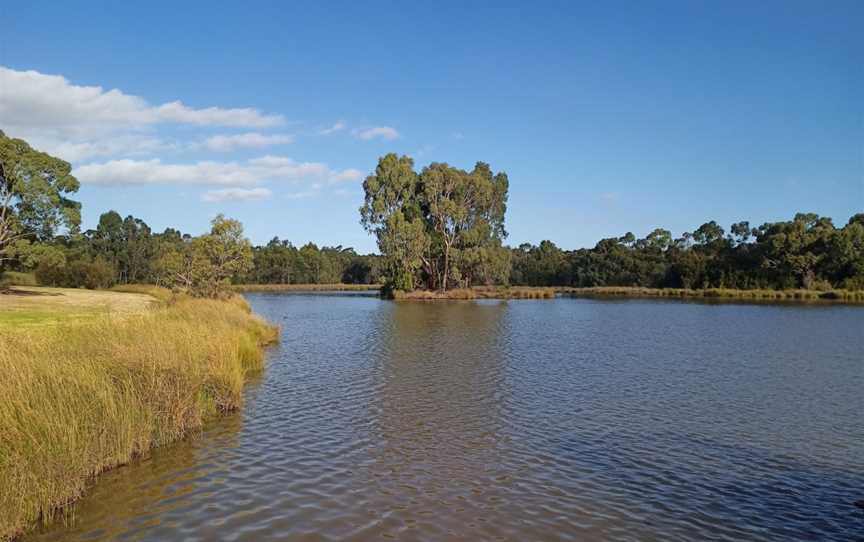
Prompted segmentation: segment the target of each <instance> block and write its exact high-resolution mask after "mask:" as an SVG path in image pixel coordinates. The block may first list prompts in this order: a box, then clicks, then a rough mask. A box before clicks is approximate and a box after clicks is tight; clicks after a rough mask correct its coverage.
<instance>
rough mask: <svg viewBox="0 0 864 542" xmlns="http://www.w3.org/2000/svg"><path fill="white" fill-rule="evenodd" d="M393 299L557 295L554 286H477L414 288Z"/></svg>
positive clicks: (551, 296)
mask: <svg viewBox="0 0 864 542" xmlns="http://www.w3.org/2000/svg"><path fill="white" fill-rule="evenodd" d="M392 297H393V299H396V300H407V301H448V300H470V299H552V298H554V297H555V290H554V289H553V288H535V287H528V286H519V287H510V288H508V287H502V286H475V287H473V288H455V289H453V290H447V291H446V292H439V291H431V290H414V291H411V292H403V291H401V290H397V291H395V292H393V295H392Z"/></svg>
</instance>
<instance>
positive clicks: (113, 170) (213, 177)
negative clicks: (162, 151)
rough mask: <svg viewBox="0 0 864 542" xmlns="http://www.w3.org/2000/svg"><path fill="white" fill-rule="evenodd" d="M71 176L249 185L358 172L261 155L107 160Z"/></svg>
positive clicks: (89, 180) (108, 181)
mask: <svg viewBox="0 0 864 542" xmlns="http://www.w3.org/2000/svg"><path fill="white" fill-rule="evenodd" d="M73 173H74V174H75V175H76V176H77V177H78V179H79V180H80V181H81V182H82V183H86V184H100V185H128V184H204V185H223V186H224V185H235V186H238V185H251V184H257V183H261V182H264V181H300V180H320V181H330V182H335V181H340V180H346V179H350V178H354V177H356V176H357V174H358V170H353V169H347V170H342V171H338V170H333V169H331V168H330V167H329V166H328V165H327V164H324V163H322V162H296V161H294V160H292V159H291V158H287V157H283V156H262V157H260V158H253V159H251V160H247V161H244V162H218V161H200V162H195V163H191V164H166V163H163V162H162V161H161V160H159V159H158V158H154V159H152V160H131V159H121V160H110V161H108V162H104V163H97V164H87V165H84V166H81V167H78V168H76V169H75V170H74V171H73Z"/></svg>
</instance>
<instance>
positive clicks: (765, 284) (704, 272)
mask: <svg viewBox="0 0 864 542" xmlns="http://www.w3.org/2000/svg"><path fill="white" fill-rule="evenodd" d="M512 262H513V266H512V270H511V276H510V280H511V282H512V283H514V284H522V285H530V286H573V287H592V286H642V287H649V288H735V289H794V288H804V289H814V290H830V289H834V288H845V289H850V290H862V289H864V213H859V214H856V215H854V216H852V217H851V218H850V219H849V220H848V222H847V223H846V224H845V225H844V226H843V227H840V228H838V227H836V226H835V225H834V224H833V222H832V220H831V219H830V218H828V217H820V216H818V215H816V214H813V213H798V214H796V215H795V216H794V217H793V218H792V219H791V220H788V221H780V222H767V223H765V224H762V225H760V226H758V227H752V226H751V225H750V224H749V223H748V222H737V223H735V224H732V225H731V226H730V228H729V231H728V233H727V232H726V231H725V230H724V229H723V228H722V227H721V226H720V225H718V224H717V223H716V222H714V221H710V222H706V223H705V224H702V225H701V226H699V228H697V229H696V230H695V231H693V232H686V233H684V234H683V235H682V236H681V237H679V238H673V237H672V234H671V233H670V232H669V231H668V230H664V229H660V228H658V229H655V230H654V231H652V232H651V233H650V234H648V235H647V236H646V237H644V238H642V239H637V238H636V237H635V236H634V235H633V234H632V233H627V234H625V235H623V236H621V237H617V238H609V239H603V240H601V241H600V242H598V243H597V245H596V246H595V247H594V248H590V249H579V250H570V251H567V250H561V249H560V248H558V247H557V246H555V244H554V243H552V242H551V241H543V242H541V243H540V244H539V245H537V246H534V245H530V244H524V245H520V246H519V247H518V248H515V249H513V252H512Z"/></svg>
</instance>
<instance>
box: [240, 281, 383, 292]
mask: <svg viewBox="0 0 864 542" xmlns="http://www.w3.org/2000/svg"><path fill="white" fill-rule="evenodd" d="M232 288H233V289H234V291H235V292H353V291H356V292H361V291H362V292H366V291H370V290H380V289H381V285H380V284H342V283H339V284H235V285H234V286H232Z"/></svg>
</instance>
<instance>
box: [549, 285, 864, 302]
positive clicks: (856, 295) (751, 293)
mask: <svg viewBox="0 0 864 542" xmlns="http://www.w3.org/2000/svg"><path fill="white" fill-rule="evenodd" d="M556 290H557V291H558V292H559V293H562V294H564V295H571V296H574V297H599V296H620V297H668V298H704V299H745V300H762V301H839V302H845V303H864V291H862V290H828V291H820V290H733V289H729V288H708V289H704V290H696V289H687V288H635V287H623V286H608V287H599V288H557V289H556Z"/></svg>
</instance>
